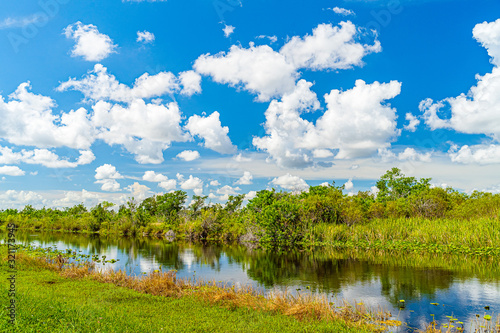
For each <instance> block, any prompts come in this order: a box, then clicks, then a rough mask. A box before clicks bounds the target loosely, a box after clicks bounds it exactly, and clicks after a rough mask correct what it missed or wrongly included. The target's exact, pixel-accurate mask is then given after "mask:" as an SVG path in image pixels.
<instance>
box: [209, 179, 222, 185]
mask: <svg viewBox="0 0 500 333" xmlns="http://www.w3.org/2000/svg"><path fill="white" fill-rule="evenodd" d="M210 186H220V183H219V181H218V180H212V181H211V182H210Z"/></svg>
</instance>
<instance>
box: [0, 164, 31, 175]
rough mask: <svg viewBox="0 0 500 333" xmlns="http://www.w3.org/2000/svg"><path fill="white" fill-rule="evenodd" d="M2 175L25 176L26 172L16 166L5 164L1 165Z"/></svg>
mask: <svg viewBox="0 0 500 333" xmlns="http://www.w3.org/2000/svg"><path fill="white" fill-rule="evenodd" d="M0 175H6V176H24V175H25V172H24V171H23V170H21V169H19V167H16V166H11V165H4V166H0Z"/></svg>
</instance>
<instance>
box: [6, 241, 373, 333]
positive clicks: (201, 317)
mask: <svg viewBox="0 0 500 333" xmlns="http://www.w3.org/2000/svg"><path fill="white" fill-rule="evenodd" d="M0 250H1V256H2V260H1V261H0V272H1V273H0V279H1V281H4V282H2V283H1V284H0V293H1V294H2V295H7V294H8V290H7V282H6V281H7V280H6V278H7V274H8V273H7V271H8V265H7V261H6V260H5V258H6V247H5V246H1V247H0ZM56 258H57V257H56ZM16 260H17V262H16V264H17V273H16V300H17V303H16V314H17V316H16V324H15V325H14V326H11V324H10V323H9V322H8V318H7V312H6V310H5V309H6V306H7V303H8V298H7V297H0V302H1V303H0V331H1V332H49V331H50V332H97V331H99V332H340V333H350V332H371V331H373V326H372V328H371V329H370V327H369V326H368V325H366V324H365V321H364V320H361V318H362V315H360V314H359V313H358V314H357V311H355V310H352V309H351V310H350V309H348V308H346V309H345V311H344V312H343V311H340V313H339V314H333V312H330V314H327V313H326V312H325V308H324V304H319V303H314V302H315V301H314V300H312V299H309V300H307V299H302V300H298V299H296V300H295V301H294V302H292V303H290V299H288V300H287V299H285V298H283V297H281V298H280V297H276V298H273V299H271V300H269V299H265V298H263V297H259V296H256V295H254V294H253V293H251V292H250V293H249V292H244V291H243V292H237V291H235V290H234V289H227V288H220V287H216V286H209V285H205V286H202V285H190V284H187V283H185V282H182V281H178V280H176V279H175V275H173V274H172V273H162V272H158V273H155V274H151V275H149V276H147V277H144V278H142V279H140V280H139V279H134V278H130V277H127V276H125V275H124V274H121V273H115V274H89V273H88V269H85V268H82V267H80V268H75V267H74V268H66V269H65V268H63V269H62V270H60V267H61V265H59V264H58V263H57V259H54V258H53V260H52V263H48V262H47V261H46V260H40V259H37V258H34V257H32V256H28V255H26V254H22V253H20V254H18V256H17V259H16ZM103 282H108V283H103ZM156 295H161V296H156ZM297 318H299V319H297Z"/></svg>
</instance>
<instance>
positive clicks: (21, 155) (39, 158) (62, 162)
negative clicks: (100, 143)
mask: <svg viewBox="0 0 500 333" xmlns="http://www.w3.org/2000/svg"><path fill="white" fill-rule="evenodd" d="M94 160H95V156H94V154H93V153H92V151H90V150H81V151H80V156H79V157H78V159H77V160H76V161H75V162H70V161H68V160H66V159H61V158H60V157H59V156H58V155H57V154H56V153H54V152H52V151H50V150H47V149H35V150H25V149H23V150H21V151H20V152H14V151H13V150H12V149H11V148H8V147H2V146H0V164H20V163H26V164H40V165H43V166H45V167H47V168H76V167H77V166H79V165H85V164H90V163H92V162H93V161H94Z"/></svg>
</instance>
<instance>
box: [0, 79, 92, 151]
mask: <svg viewBox="0 0 500 333" xmlns="http://www.w3.org/2000/svg"><path fill="white" fill-rule="evenodd" d="M30 89H31V86H30V84H29V82H26V83H22V84H21V85H19V87H18V88H17V89H16V91H15V92H14V93H12V94H11V95H9V101H8V102H5V100H4V98H3V97H2V96H0V119H2V121H1V122H0V138H1V139H4V140H6V141H8V142H10V143H13V144H15V145H22V146H35V147H39V148H53V147H69V148H74V149H89V148H90V146H91V145H92V143H93V142H94V132H93V128H92V125H91V123H90V120H89V115H88V114H87V111H86V110H85V109H83V108H80V109H78V110H76V111H70V112H68V113H62V114H61V115H60V116H57V115H54V114H53V112H52V109H53V108H54V107H55V106H56V104H55V102H54V101H53V100H52V99H51V98H50V97H46V96H42V95H36V94H33V93H32V92H30V91H29V90H30Z"/></svg>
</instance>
